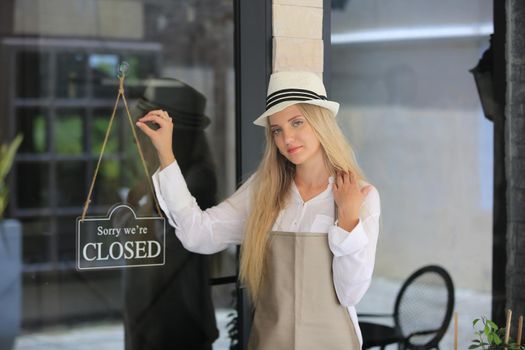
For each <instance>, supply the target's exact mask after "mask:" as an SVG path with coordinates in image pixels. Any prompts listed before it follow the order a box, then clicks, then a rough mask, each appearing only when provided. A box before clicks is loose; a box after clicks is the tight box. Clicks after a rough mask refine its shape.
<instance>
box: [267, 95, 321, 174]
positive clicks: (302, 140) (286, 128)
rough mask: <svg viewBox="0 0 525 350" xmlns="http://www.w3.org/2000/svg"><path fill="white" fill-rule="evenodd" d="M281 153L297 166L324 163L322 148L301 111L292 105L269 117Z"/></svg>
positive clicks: (274, 138)
mask: <svg viewBox="0 0 525 350" xmlns="http://www.w3.org/2000/svg"><path fill="white" fill-rule="evenodd" d="M269 123H270V126H269V127H270V130H271V133H272V136H273V140H274V142H275V145H276V146H277V148H278V149H279V152H281V154H282V155H283V156H285V157H286V158H287V159H288V160H289V161H290V162H292V163H293V164H295V165H305V164H308V163H312V162H322V161H323V156H322V147H321V144H320V143H319V140H318V139H317V136H315V133H314V131H313V129H312V127H311V126H310V123H308V121H307V120H306V118H305V117H304V115H303V113H302V112H301V110H300V109H299V108H298V107H297V106H296V105H291V106H289V107H287V108H285V109H283V110H282V111H280V112H277V113H275V114H273V115H271V116H270V117H269Z"/></svg>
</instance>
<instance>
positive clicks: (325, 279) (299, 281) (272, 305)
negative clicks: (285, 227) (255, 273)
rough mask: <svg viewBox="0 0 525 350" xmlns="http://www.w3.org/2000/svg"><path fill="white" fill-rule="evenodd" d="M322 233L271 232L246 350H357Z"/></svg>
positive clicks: (329, 252) (324, 235)
mask: <svg viewBox="0 0 525 350" xmlns="http://www.w3.org/2000/svg"><path fill="white" fill-rule="evenodd" d="M332 258H333V256H332V252H331V251H330V248H329V246H328V235H327V234H326V233H324V234H323V233H296V232H271V233H270V237H269V243H268V249H267V252H266V259H265V275H264V277H263V281H262V284H261V291H260V294H259V298H258V300H257V303H256V305H255V306H256V309H255V315H254V319H253V325H252V330H251V334H250V340H249V344H248V349H250V350H281V349H283V350H293V349H297V350H310V349H311V350H331V349H334V350H335V349H341V350H343V349H344V350H358V349H361V346H360V344H359V339H358V337H357V334H356V332H355V329H354V326H353V323H352V321H351V319H350V315H349V314H348V311H347V309H346V308H345V307H344V306H342V305H341V304H339V301H338V300H337V296H336V294H335V289H334V283H333V280H332Z"/></svg>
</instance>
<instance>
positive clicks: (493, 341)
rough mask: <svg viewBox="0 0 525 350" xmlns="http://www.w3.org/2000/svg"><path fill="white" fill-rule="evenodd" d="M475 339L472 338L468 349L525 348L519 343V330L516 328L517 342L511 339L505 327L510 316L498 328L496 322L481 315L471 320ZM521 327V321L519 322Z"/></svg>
mask: <svg viewBox="0 0 525 350" xmlns="http://www.w3.org/2000/svg"><path fill="white" fill-rule="evenodd" d="M472 327H473V328H474V334H475V335H476V339H473V340H472V343H471V345H470V346H469V349H480V350H525V345H520V344H518V343H521V330H518V343H517V342H515V341H513V340H512V339H511V338H510V336H509V333H510V332H507V331H506V330H507V328H510V317H508V318H507V326H506V327H505V328H500V327H498V325H497V324H496V323H494V322H493V321H491V320H489V319H488V318H486V317H484V316H482V317H481V318H477V319H475V320H474V321H472ZM520 327H521V322H520Z"/></svg>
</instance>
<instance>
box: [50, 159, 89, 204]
mask: <svg viewBox="0 0 525 350" xmlns="http://www.w3.org/2000/svg"><path fill="white" fill-rule="evenodd" d="M85 184H86V163H85V162H82V161H74V162H72V161H68V162H66V161H63V162H58V163H57V166H56V183H55V186H56V192H57V205H58V206H74V207H76V206H81V205H83V204H84V201H85V199H86V195H87V192H86V186H85Z"/></svg>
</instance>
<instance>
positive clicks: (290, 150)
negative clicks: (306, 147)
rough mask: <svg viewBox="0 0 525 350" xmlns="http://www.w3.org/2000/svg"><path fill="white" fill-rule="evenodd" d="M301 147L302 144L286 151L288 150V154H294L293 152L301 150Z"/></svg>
mask: <svg viewBox="0 0 525 350" xmlns="http://www.w3.org/2000/svg"><path fill="white" fill-rule="evenodd" d="M301 147H302V146H297V147H292V148H288V149H287V150H286V151H287V152H288V154H293V153H295V152H297V151H299V149H300V148H301Z"/></svg>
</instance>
